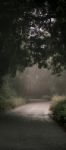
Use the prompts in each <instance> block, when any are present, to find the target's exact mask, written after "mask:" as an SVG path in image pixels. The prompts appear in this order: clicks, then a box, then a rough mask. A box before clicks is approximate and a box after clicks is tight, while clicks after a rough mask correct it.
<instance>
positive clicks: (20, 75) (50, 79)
mask: <svg viewBox="0 0 66 150" xmlns="http://www.w3.org/2000/svg"><path fill="white" fill-rule="evenodd" d="M13 82H14V88H15V90H16V92H17V94H18V95H19V96H23V97H26V98H29V99H30V98H34V99H35V98H38V99H40V98H44V97H46V96H48V97H50V96H52V95H66V72H65V71H64V72H63V73H62V74H61V76H57V75H52V74H51V71H49V70H47V69H44V68H42V69H39V68H38V66H37V65H34V66H33V67H28V68H26V69H25V71H24V72H19V71H17V73H16V77H15V79H14V80H13Z"/></svg>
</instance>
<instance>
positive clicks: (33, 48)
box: [0, 0, 66, 79]
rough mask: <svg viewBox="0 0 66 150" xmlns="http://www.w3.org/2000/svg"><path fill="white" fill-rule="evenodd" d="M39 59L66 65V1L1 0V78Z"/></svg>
mask: <svg viewBox="0 0 66 150" xmlns="http://www.w3.org/2000/svg"><path fill="white" fill-rule="evenodd" d="M36 63H37V64H38V67H40V68H41V67H45V68H48V69H52V71H53V73H59V72H60V71H61V70H63V69H66V1H65V0H54V1H51V0H42V1H37V0H32V1H30V0H14V1H13V2H12V1H11V0H9V1H8V0H2V1H0V79H1V78H2V76H3V75H4V74H6V73H8V72H10V73H12V74H14V73H15V72H16V70H17V69H21V70H24V69H25V67H27V66H31V65H33V64H36Z"/></svg>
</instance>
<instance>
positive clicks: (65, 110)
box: [52, 99, 66, 128]
mask: <svg viewBox="0 0 66 150" xmlns="http://www.w3.org/2000/svg"><path fill="white" fill-rule="evenodd" d="M52 111H53V118H54V119H55V120H56V121H57V122H59V123H60V124H62V125H64V127H65V128H66V99H65V100H64V101H60V102H58V103H57V104H56V105H55V107H54V108H53V110H52Z"/></svg>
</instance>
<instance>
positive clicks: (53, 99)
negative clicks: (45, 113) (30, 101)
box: [50, 95, 66, 111]
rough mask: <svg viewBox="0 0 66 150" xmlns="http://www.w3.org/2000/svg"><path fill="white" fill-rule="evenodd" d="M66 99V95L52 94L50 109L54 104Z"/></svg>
mask: <svg viewBox="0 0 66 150" xmlns="http://www.w3.org/2000/svg"><path fill="white" fill-rule="evenodd" d="M65 99H66V96H64V95H63V96H60V95H54V96H53V97H52V99H51V106H50V110H51V111H53V109H54V108H55V106H56V105H57V104H58V103H59V102H61V101H64V100H65Z"/></svg>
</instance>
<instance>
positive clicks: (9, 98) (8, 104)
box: [0, 76, 26, 111]
mask: <svg viewBox="0 0 66 150" xmlns="http://www.w3.org/2000/svg"><path fill="white" fill-rule="evenodd" d="M25 102H26V100H25V99H24V98H22V97H19V96H18V95H17V93H16V92H15V89H14V87H13V81H12V78H11V77H10V76H5V77H4V79H3V85H2V88H1V89H0V111H4V110H7V109H10V108H14V107H17V106H20V105H22V104H24V103H25Z"/></svg>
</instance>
